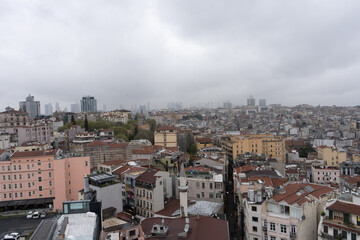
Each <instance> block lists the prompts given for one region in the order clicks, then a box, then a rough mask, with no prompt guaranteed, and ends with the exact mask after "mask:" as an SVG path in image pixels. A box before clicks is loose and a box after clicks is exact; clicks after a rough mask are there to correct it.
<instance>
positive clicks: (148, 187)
mask: <svg viewBox="0 0 360 240" xmlns="http://www.w3.org/2000/svg"><path fill="white" fill-rule="evenodd" d="M135 187H136V213H137V214H139V215H141V216H143V217H152V216H153V215H154V213H155V212H158V211H160V210H162V209H163V208H164V200H165V198H170V197H171V196H172V181H171V178H170V175H169V173H168V172H162V171H157V170H153V169H149V170H148V171H146V172H144V173H143V174H141V175H140V176H138V177H137V178H136V180H135Z"/></svg>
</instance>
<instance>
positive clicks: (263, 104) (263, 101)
mask: <svg viewBox="0 0 360 240" xmlns="http://www.w3.org/2000/svg"><path fill="white" fill-rule="evenodd" d="M259 106H261V107H263V106H266V99H259Z"/></svg>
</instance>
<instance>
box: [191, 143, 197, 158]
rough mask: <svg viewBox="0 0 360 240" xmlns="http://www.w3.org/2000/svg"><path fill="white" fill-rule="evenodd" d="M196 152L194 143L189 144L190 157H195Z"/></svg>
mask: <svg viewBox="0 0 360 240" xmlns="http://www.w3.org/2000/svg"><path fill="white" fill-rule="evenodd" d="M196 152H197V147H196V143H193V144H191V147H190V155H195V154H196Z"/></svg>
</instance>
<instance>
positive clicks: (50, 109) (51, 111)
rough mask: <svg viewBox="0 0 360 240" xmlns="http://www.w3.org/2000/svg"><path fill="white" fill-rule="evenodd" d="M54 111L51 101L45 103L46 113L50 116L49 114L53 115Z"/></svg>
mask: <svg viewBox="0 0 360 240" xmlns="http://www.w3.org/2000/svg"><path fill="white" fill-rule="evenodd" d="M53 113H54V111H53V107H52V105H51V103H49V104H45V115H46V116H49V115H52V114H53Z"/></svg>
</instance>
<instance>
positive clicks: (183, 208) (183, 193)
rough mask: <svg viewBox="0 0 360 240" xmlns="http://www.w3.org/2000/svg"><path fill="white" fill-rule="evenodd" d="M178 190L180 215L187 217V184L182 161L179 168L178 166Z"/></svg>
mask: <svg viewBox="0 0 360 240" xmlns="http://www.w3.org/2000/svg"><path fill="white" fill-rule="evenodd" d="M179 191H180V217H187V216H188V197H187V191H188V186H187V183H186V175H185V169H184V163H181V168H180V186H179Z"/></svg>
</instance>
